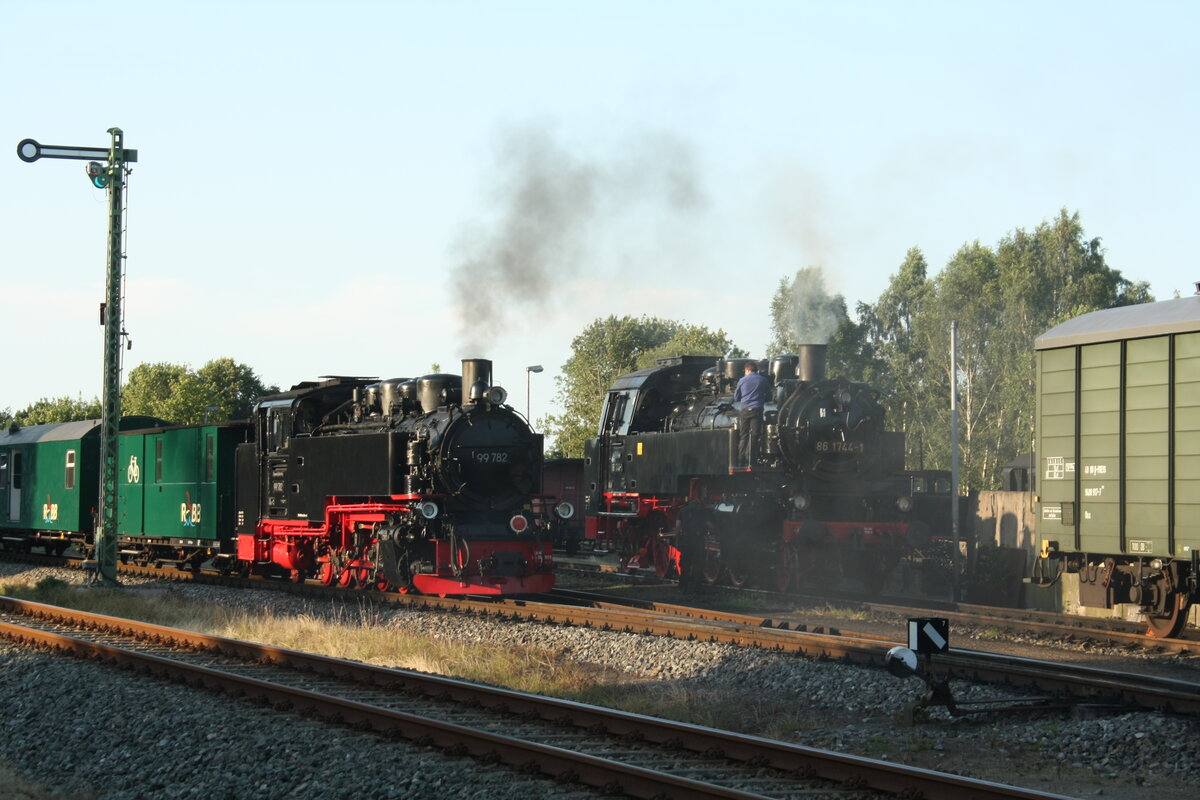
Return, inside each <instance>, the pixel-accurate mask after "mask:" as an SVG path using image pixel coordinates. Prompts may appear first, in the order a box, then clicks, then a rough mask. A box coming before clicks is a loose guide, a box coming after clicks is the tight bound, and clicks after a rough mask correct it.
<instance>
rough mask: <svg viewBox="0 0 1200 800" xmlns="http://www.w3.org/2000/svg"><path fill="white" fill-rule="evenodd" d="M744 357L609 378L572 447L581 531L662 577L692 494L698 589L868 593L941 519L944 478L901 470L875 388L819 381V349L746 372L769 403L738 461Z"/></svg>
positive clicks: (899, 451)
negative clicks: (758, 379)
mask: <svg viewBox="0 0 1200 800" xmlns="http://www.w3.org/2000/svg"><path fill="white" fill-rule="evenodd" d="M748 361H749V359H724V360H720V361H716V362H715V363H714V359H712V358H708V357H703V358H702V357H694V356H682V357H676V358H669V359H661V360H660V361H659V362H658V364H657V365H656V366H654V367H649V368H646V369H642V370H639V371H637V372H633V373H630V374H628V375H623V376H621V377H620V378H618V379H617V381H616V383H615V384H614V385H613V386H612V388H611V389H609V392H608V396H607V398H606V401H605V404H604V411H603V416H602V419H601V421H600V429H599V436H598V437H597V438H595V439H592V440H590V441H589V442H588V444H587V448H586V466H585V469H586V478H585V486H586V488H587V499H586V507H587V520H586V525H587V535H588V536H589V538H593V539H609V540H610V541H612V544H614V545H615V546H616V547H617V548H618V550H619V552H620V553H621V554H622V558H623V561H624V563H625V564H626V565H627V566H629V567H650V566H653V568H654V569H655V570H656V571H657V572H658V574H659V575H662V576H667V575H670V574H672V573H675V572H677V571H678V569H679V556H680V553H679V549H678V547H677V546H676V533H675V530H674V529H675V521H676V518H677V514H678V511H679V509H680V507H681V506H682V504H683V503H684V502H686V501H687V499H689V498H692V499H696V500H699V501H700V502H701V503H702V504H703V507H705V508H706V509H707V510H708V514H707V517H708V527H709V536H708V541H707V544H706V548H705V564H704V576H705V578H706V579H707V580H709V581H710V582H715V581H716V580H718V579H719V578H720V577H721V576H724V577H725V578H726V579H727V580H728V581H729V582H731V583H733V584H735V585H740V584H742V583H744V582H746V581H747V580H754V581H755V582H757V583H759V584H767V585H771V586H773V587H775V588H778V589H780V590H787V589H789V588H791V587H793V586H798V585H800V584H801V582H803V583H805V584H809V583H812V582H814V581H815V582H818V583H825V584H827V585H832V584H833V583H834V582H835V581H836V580H839V579H841V578H853V579H854V580H856V581H857V582H859V586H860V587H862V588H866V589H867V590H869V591H877V590H878V589H879V588H880V587H881V585H882V583H883V581H884V578H885V575H886V573H887V570H888V569H890V568H891V567H892V566H893V565H894V564H895V563H896V561H897V560H898V559H899V558H900V557H902V556H903V555H905V554H907V553H908V552H909V551H910V548H911V547H913V546H914V545H915V546H922V545H925V544H927V543H928V542H929V540H930V538H931V536H932V535H933V534H934V531H933V530H931V522H932V521H933V520H945V521H946V522H948V520H949V508H950V495H949V492H950V481H949V479H948V475H946V474H945V473H933V472H906V471H905V470H904V435H903V434H902V433H895V432H890V431H887V430H886V429H885V427H884V408H883V406H882V405H880V403H879V397H878V392H876V391H875V390H874V389H872V388H871V387H870V386H867V385H866V384H863V383H855V382H851V381H847V380H841V379H831V378H826V377H825V375H824V363H825V348H824V346H823V345H811V346H806V347H804V348H802V349H801V352H799V353H797V354H788V355H780V356H776V357H775V358H773V359H771V360H770V362H769V364H768V363H767V362H760V370H766V371H768V372H769V375H770V379H771V383H772V386H773V392H774V395H773V398H772V400H771V402H769V403H768V404H767V407H766V409H765V413H764V422H765V427H764V435H763V441H762V442H755V443H752V445H753V446H752V448H751V450H752V451H753V452H754V455H753V457H752V458H751V459H750V460H749V461H748V462H742V461H740V457H739V447H738V437H739V431H738V430H737V427H736V422H737V411H736V410H735V408H734V405H733V394H734V389H735V387H736V385H737V381H738V379H739V378H740V377H741V375H742V373H743V369H744V367H745V365H746V364H747V363H748ZM943 506H944V511H943ZM937 524H938V525H939V527H940V522H939V523H937ZM938 532H939V533H941V532H942V531H940V530H939V531H938Z"/></svg>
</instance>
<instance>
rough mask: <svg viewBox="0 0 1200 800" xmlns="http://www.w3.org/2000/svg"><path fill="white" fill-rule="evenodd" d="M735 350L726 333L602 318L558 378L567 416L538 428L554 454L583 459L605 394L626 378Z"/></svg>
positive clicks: (578, 340) (577, 342) (575, 345)
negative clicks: (676, 359) (659, 364)
mask: <svg viewBox="0 0 1200 800" xmlns="http://www.w3.org/2000/svg"><path fill="white" fill-rule="evenodd" d="M730 350H733V351H734V352H735V353H738V354H740V353H741V351H740V350H737V349H736V348H734V346H733V343H732V342H731V341H730V340H729V337H728V336H727V335H726V334H725V332H724V331H723V330H718V331H710V330H708V329H707V328H704V327H697V326H692V325H686V324H684V323H679V322H673V321H670V320H663V319H659V318H658V317H645V316H643V317H641V318H635V317H630V316H623V317H616V316H610V317H608V318H606V319H597V320H595V321H594V322H592V323H591V324H590V325H588V326H587V327H586V328H584V330H583V331H582V332H581V333H580V334H579V335H578V336H576V337H575V338H574V339H573V340H572V341H571V351H572V353H571V357H570V358H568V359H567V362H566V363H565V364H563V367H562V374H561V375H559V376H558V377H556V378H555V384H556V386H557V387H558V393H557V401H558V404H559V406H560V407H561V408H562V409H563V411H562V413H561V414H551V415H549V416H546V417H544V418H542V419H540V420H539V421H538V426H539V427H540V428H542V429H543V430H545V431H546V433H548V434H550V435H552V436H553V437H554V444H553V449H552V450H551V452H552V453H553V454H555V455H559V456H582V455H583V445H584V442H586V441H587V440H588V439H589V438H591V437H593V436H595V435H596V429H597V427H598V425H599V421H600V411H601V408H602V407H603V405H604V395H605V393H606V392H607V391H608V389H609V387H611V386H612V383H613V381H614V380H615V379H616V378H617V377H618V376H620V375H622V374H624V373H626V372H631V371H633V370H635V369H638V368H640V367H644V366H650V365H653V364H654V361H655V359H656V358H659V357H663V356H673V355H712V356H713V357H714V358H717V357H720V356H722V355H724V354H725V353H726V352H729V351H730Z"/></svg>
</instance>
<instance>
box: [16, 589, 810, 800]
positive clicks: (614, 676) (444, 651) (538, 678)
mask: <svg viewBox="0 0 1200 800" xmlns="http://www.w3.org/2000/svg"><path fill="white" fill-rule="evenodd" d="M0 594H7V595H10V596H14V597H24V598H27V599H30V600H36V601H38V602H43V603H51V604H54V605H61V606H66V607H70V608H77V609H80V610H84V611H91V612H93V613H98V614H110V615H112V616H121V617H128V618H131V619H139V620H143V621H146V622H153V623H156V624H160V625H168V626H171V627H178V628H184V629H186V630H194V631H198V632H202V633H210V634H215V635H218V636H228V637H231V638H236V639H243V640H247V641H254V642H261V643H264V644H271V645H275V646H277V647H286V648H291V649H296V650H304V651H306V652H312V653H320V654H322V655H327V656H331V657H335V658H346V659H353V660H355V661H363V662H367V663H371V664H379V665H382V666H388V667H397V668H401V669H412V670H419V671H421V672H427V673H431V674H436V675H445V676H449V677H454V678H461V679H464V680H469V681H475V682H479V683H486V684H489V685H493V686H501V687H505V688H509V689H513V690H516V691H522V692H533V693H536V694H542V695H547V696H550V697H559V698H563V699H568V700H574V701H577V702H582V703H589V704H592V705H598V706H604V707H608V708H618V709H622V710H625V711H631V712H634V713H639V714H646V715H649V716H655V717H663V718H666V719H674V720H680V721H684V722H691V723H694V724H698V725H706V726H709V727H713V728H720V729H723V730H733V731H743V732H747V733H753V734H755V735H760V736H768V737H774V738H788V736H787V734H788V733H789V732H794V731H796V730H797V729H799V728H803V727H805V725H806V724H807V723H806V722H805V720H804V718H803V715H802V714H800V713H792V712H790V711H789V710H787V709H781V708H780V707H779V706H778V704H776V703H773V702H770V701H765V700H764V699H763V698H762V697H761V695H758V694H746V695H742V696H738V695H735V694H730V692H729V690H728V689H724V690H721V691H719V692H718V691H711V690H707V689H705V688H702V687H697V686H695V685H691V684H689V683H688V682H677V683H664V682H660V681H652V680H643V679H640V678H637V677H631V676H630V675H628V674H626V673H621V672H617V671H614V670H608V669H604V668H601V667H597V666H594V665H586V664H579V663H577V662H575V661H573V660H571V659H570V658H569V657H566V656H564V654H563V653H561V652H558V651H556V650H553V649H547V648H537V647H526V648H512V647H505V648H498V647H495V646H494V645H490V644H486V643H479V644H475V643H464V642H454V641H447V640H444V639H440V638H433V637H425V636H417V635H411V634H406V633H403V632H400V631H397V630H395V629H392V628H386V627H384V626H382V625H381V620H380V617H379V615H378V612H377V611H376V609H375V608H374V607H373V606H369V605H363V606H360V607H358V608H350V607H347V608H344V609H343V610H342V611H340V612H334V613H333V614H332V616H331V617H324V616H322V617H316V616H307V615H301V616H277V615H272V614H269V613H264V612H257V613H249V612H246V611H244V610H237V609H229V608H225V607H221V606H212V605H203V604H200V603H197V602H194V601H192V600H189V599H187V598H186V597H184V596H183V595H182V594H180V593H177V592H174V591H172V590H171V589H167V590H165V591H152V592H142V591H125V590H121V589H115V590H110V589H95V588H92V589H85V588H82V587H79V586H73V585H69V584H66V583H63V582H62V581H57V580H53V579H47V580H43V581H42V582H41V583H39V584H37V585H36V586H31V585H29V584H22V583H19V582H15V581H10V582H8V583H3V582H0ZM2 796H3V795H2V794H0V797H2Z"/></svg>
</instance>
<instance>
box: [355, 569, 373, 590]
mask: <svg viewBox="0 0 1200 800" xmlns="http://www.w3.org/2000/svg"><path fill="white" fill-rule="evenodd" d="M354 573H355V575H354V588H355V589H366V588H367V587H368V586H370V585H371V583H372V579H371V570H370V568H369V567H359V568H358V569H356V570H354Z"/></svg>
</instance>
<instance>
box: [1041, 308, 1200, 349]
mask: <svg viewBox="0 0 1200 800" xmlns="http://www.w3.org/2000/svg"><path fill="white" fill-rule="evenodd" d="M1192 331H1200V296H1192V297H1180V298H1178V299H1176V300H1163V301H1161V302H1158V303H1142V304H1140V305H1135V306H1120V307H1118V308H1106V309H1104V310H1103V311H1093V312H1091V313H1090V314H1084V315H1082V316H1079V317H1075V319H1070V320H1067V321H1066V322H1064V323H1062V324H1061V325H1055V326H1054V327H1053V328H1051V329H1050V330H1048V331H1046V332H1045V333H1043V334H1042V335H1041V336H1039V337H1038V338H1037V339H1036V340H1034V343H1033V348H1034V349H1035V350H1052V349H1054V348H1056V347H1075V346H1077V345H1081V344H1095V343H1097V342H1116V341H1120V340H1122V339H1142V338H1145V337H1147V336H1164V335H1166V334H1168V333H1190V332H1192Z"/></svg>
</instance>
